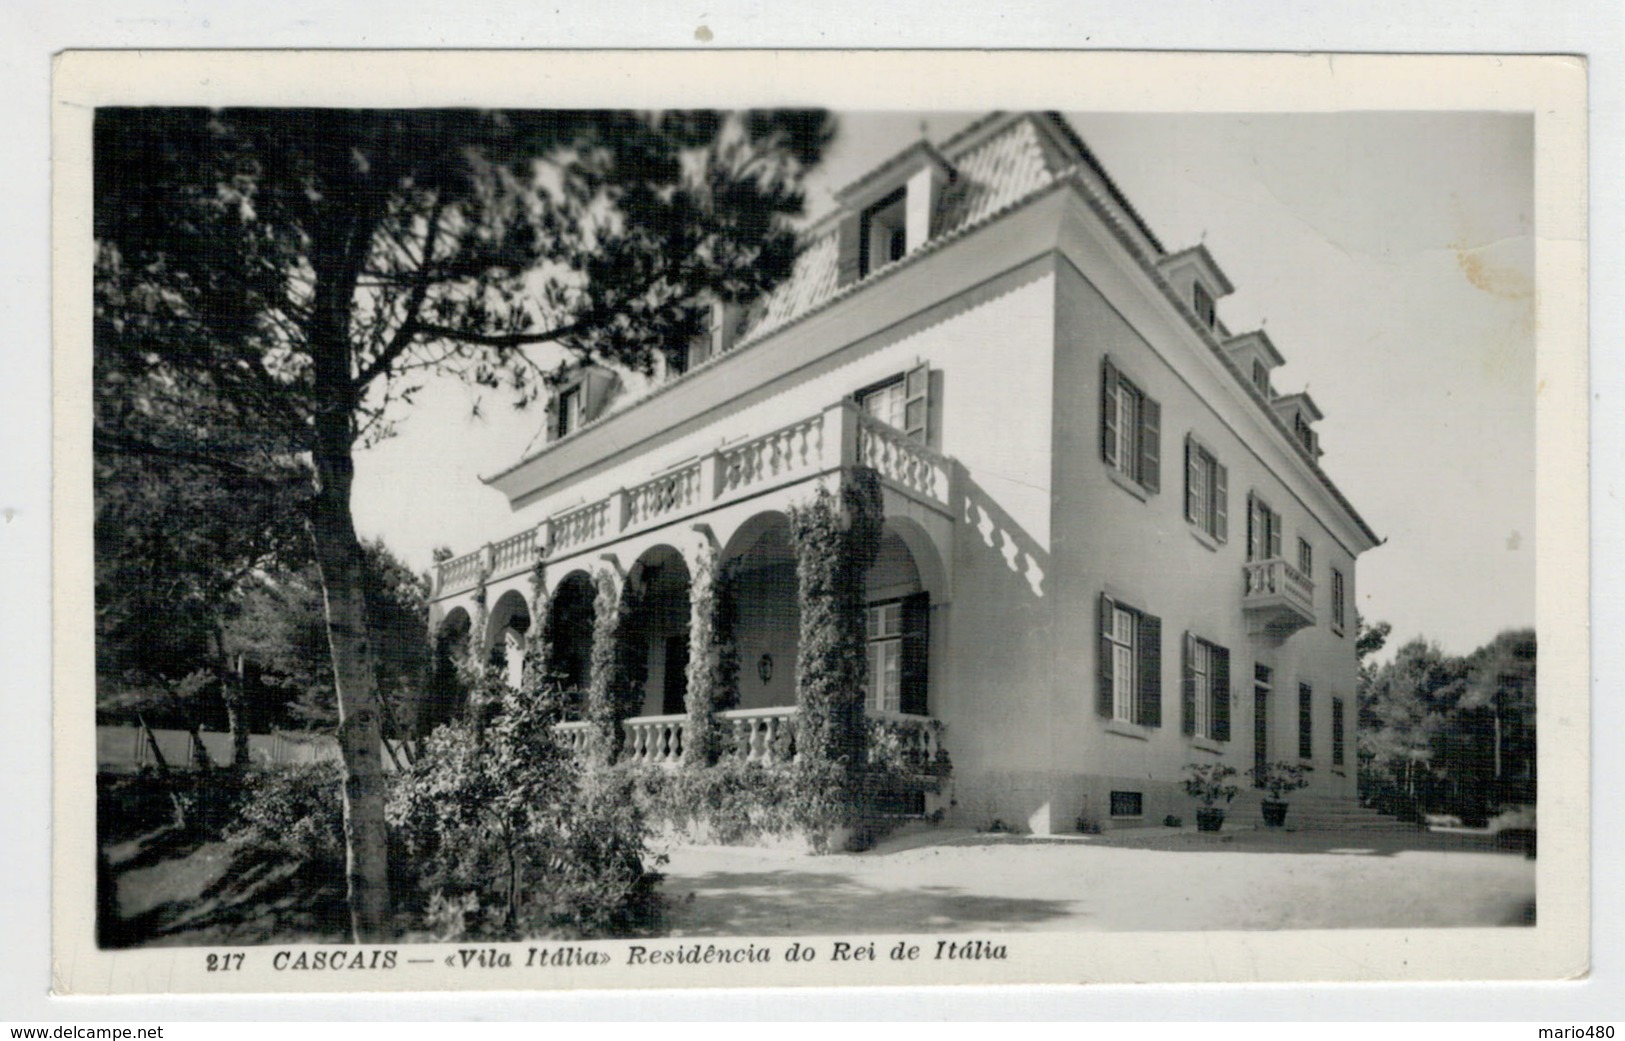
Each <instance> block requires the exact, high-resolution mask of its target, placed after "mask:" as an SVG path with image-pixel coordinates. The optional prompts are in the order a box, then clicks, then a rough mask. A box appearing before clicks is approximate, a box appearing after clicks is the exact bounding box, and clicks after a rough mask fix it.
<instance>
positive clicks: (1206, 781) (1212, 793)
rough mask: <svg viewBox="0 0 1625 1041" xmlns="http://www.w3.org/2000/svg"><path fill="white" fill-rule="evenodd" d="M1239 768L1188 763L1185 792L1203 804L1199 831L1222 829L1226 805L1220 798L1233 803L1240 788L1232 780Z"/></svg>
mask: <svg viewBox="0 0 1625 1041" xmlns="http://www.w3.org/2000/svg"><path fill="white" fill-rule="evenodd" d="M1234 776H1236V768H1235V767H1233V766H1226V765H1224V764H1223V763H1187V764H1185V794H1186V795H1189V796H1190V797H1191V798H1193V799H1195V800H1196V801H1197V802H1199V803H1201V805H1200V806H1198V807H1197V809H1196V830H1197V831H1218V830H1219V828H1220V827H1221V826H1222V825H1223V824H1224V807H1223V806H1220V805H1218V802H1219V800H1220V799H1223V800H1224V801H1225V802H1226V803H1229V802H1230V800H1231V799H1234V798H1235V797H1236V794H1237V793H1238V792H1240V791H1241V789H1240V788H1238V787H1236V786H1235V785H1233V784H1231V783H1230V778H1232V777H1234Z"/></svg>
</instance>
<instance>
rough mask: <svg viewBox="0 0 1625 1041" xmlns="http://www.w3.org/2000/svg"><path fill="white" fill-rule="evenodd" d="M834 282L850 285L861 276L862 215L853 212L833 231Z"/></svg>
mask: <svg viewBox="0 0 1625 1041" xmlns="http://www.w3.org/2000/svg"><path fill="white" fill-rule="evenodd" d="M835 238H836V242H837V245H836V250H837V253H836V258H835V282H836V284H837V285H843V286H845V285H850V284H852V283H853V282H856V281H857V280H858V279H860V278H862V277H863V270H862V263H863V262H862V259H861V258H862V255H863V217H862V216H860V215H859V214H856V213H853V214H850V215H848V216H847V217H846V218H845V219H844V220H842V221H841V225H840V227H839V228H838V229H836V232H835Z"/></svg>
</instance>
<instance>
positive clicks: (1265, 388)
mask: <svg viewBox="0 0 1625 1041" xmlns="http://www.w3.org/2000/svg"><path fill="white" fill-rule="evenodd" d="M1253 386H1255V387H1257V388H1258V392H1259V393H1260V394H1262V395H1264V400H1265V401H1268V400H1269V397H1270V370H1269V369H1268V368H1267V367H1266V366H1265V365H1264V363H1263V362H1261V361H1259V360H1258V359H1256V358H1254V359H1253Z"/></svg>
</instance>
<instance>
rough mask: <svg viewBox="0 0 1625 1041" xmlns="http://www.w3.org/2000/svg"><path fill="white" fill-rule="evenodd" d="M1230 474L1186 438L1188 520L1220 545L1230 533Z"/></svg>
mask: <svg viewBox="0 0 1625 1041" xmlns="http://www.w3.org/2000/svg"><path fill="white" fill-rule="evenodd" d="M1229 483H1230V477H1229V472H1228V471H1227V470H1226V469H1225V468H1224V466H1223V465H1222V464H1220V463H1219V461H1218V460H1217V459H1214V458H1213V454H1212V453H1211V452H1209V451H1208V450H1207V449H1206V448H1204V447H1202V445H1200V444H1198V443H1197V442H1196V441H1195V440H1193V439H1192V438H1190V437H1187V438H1185V519H1186V520H1188V521H1190V522H1191V523H1192V524H1194V525H1196V526H1197V527H1198V528H1200V529H1202V530H1203V531H1205V532H1207V533H1208V534H1209V535H1212V536H1213V537H1214V538H1216V539H1218V540H1219V541H1220V542H1223V541H1225V539H1227V538H1228V537H1229V534H1230V520H1229V503H1228V500H1229V497H1230V491H1229Z"/></svg>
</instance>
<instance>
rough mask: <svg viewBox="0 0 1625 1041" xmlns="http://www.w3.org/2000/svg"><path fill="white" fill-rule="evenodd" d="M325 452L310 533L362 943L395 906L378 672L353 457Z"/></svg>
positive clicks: (352, 898)
mask: <svg viewBox="0 0 1625 1041" xmlns="http://www.w3.org/2000/svg"><path fill="white" fill-rule="evenodd" d="M323 456H324V453H321V452H318V453H317V458H316V468H317V473H318V474H319V475H320V479H321V483H322V487H321V490H320V492H319V493H318V494H317V496H316V500H315V503H314V512H313V516H312V519H311V531H312V535H313V538H314V541H315V547H316V560H317V565H318V567H319V568H320V570H321V576H322V592H323V596H324V598H325V601H326V613H327V639H328V644H329V646H330V647H331V649H332V652H333V686H334V692H335V694H337V696H338V709H339V748H340V751H341V752H342V754H343V757H344V842H345V852H346V857H345V876H346V881H347V885H348V892H349V904H350V925H351V931H352V933H353V935H354V939H355V942H357V943H377V942H381V941H383V940H385V939H387V935H386V932H387V927H388V919H389V908H390V902H389V865H388V857H387V851H388V839H387V834H386V832H385V830H384V764H383V756H382V747H383V727H382V725H381V723H380V712H379V705H378V685H377V671H376V669H375V668H374V661H373V648H372V642H371V640H370V639H369V638H368V628H367V611H366V601H365V599H364V597H363V595H362V582H361V566H362V565H361V544H360V542H359V540H358V539H357V538H356V534H355V525H354V522H353V520H352V519H351V516H350V482H351V477H352V461H351V459H350V456H349V453H348V451H346V452H345V453H344V454H343V456H342V457H341V458H337V459H334V458H324V457H323Z"/></svg>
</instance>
